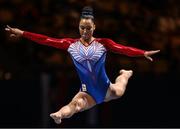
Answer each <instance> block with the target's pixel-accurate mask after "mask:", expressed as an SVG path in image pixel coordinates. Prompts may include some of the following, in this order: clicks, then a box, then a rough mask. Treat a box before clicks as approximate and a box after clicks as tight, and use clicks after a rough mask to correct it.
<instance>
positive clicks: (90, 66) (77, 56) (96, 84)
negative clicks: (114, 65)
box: [23, 31, 145, 104]
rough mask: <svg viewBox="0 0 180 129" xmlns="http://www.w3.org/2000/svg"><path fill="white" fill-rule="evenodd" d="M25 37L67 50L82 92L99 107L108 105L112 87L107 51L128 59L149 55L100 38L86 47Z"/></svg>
mask: <svg viewBox="0 0 180 129" xmlns="http://www.w3.org/2000/svg"><path fill="white" fill-rule="evenodd" d="M23 37H25V38H27V39H30V40H32V41H34V42H37V43H39V44H43V45H48V46H52V47H56V48H58V49H63V50H67V51H68V52H69V53H70V55H71V58H72V60H73V62H74V65H75V66H76V70H77V72H78V75H79V77H80V80H81V87H80V90H81V91H83V92H87V93H88V94H89V95H91V96H92V97H93V99H94V100H95V101H96V103H97V104H99V103H102V102H103V101H104V99H105V96H106V92H107V89H108V87H109V85H110V80H109V78H108V76H107V74H106V71H105V59H106V52H107V50H110V51H112V52H116V53H119V54H125V55H127V56H142V55H144V52H145V51H144V50H140V49H137V48H133V47H127V46H123V45H120V44H117V43H115V42H113V41H112V40H110V39H107V38H96V39H94V40H93V41H92V42H91V43H90V45H89V46H87V47H86V46H84V45H83V44H82V43H81V41H80V39H71V38H63V39H56V38H51V37H48V36H45V35H41V34H35V33H31V32H27V31H25V32H24V33H23Z"/></svg>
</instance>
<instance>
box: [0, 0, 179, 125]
mask: <svg viewBox="0 0 180 129" xmlns="http://www.w3.org/2000/svg"><path fill="white" fill-rule="evenodd" d="M86 5H89V6H92V7H93V8H94V15H95V23H96V31H95V34H94V36H95V37H106V38H111V39H113V40H114V41H115V42H117V43H120V44H123V45H127V46H132V47H137V48H141V49H144V50H156V49H160V50H161V52H160V53H158V54H157V55H154V56H152V57H153V59H154V62H150V61H148V60H147V59H145V58H144V57H133V58H132V57H127V56H125V55H118V54H115V53H112V52H108V54H107V60H106V69H107V74H108V76H109V78H110V79H111V81H112V82H114V80H115V78H116V77H117V76H118V71H119V70H120V69H132V70H133V71H134V75H133V77H132V78H131V79H130V80H129V83H128V86H127V90H126V93H125V95H124V96H123V97H122V98H121V99H118V100H113V101H111V102H108V103H102V104H99V105H97V106H96V107H94V108H92V109H90V110H88V111H84V112H81V113H78V114H75V115H74V116H73V117H72V118H70V119H64V120H63V122H62V124H61V125H56V124H55V123H54V121H53V120H52V119H51V118H50V117H49V114H50V113H52V112H55V111H57V110H59V109H60V107H62V106H63V105H66V104H68V103H69V102H70V100H71V99H72V97H73V96H74V95H75V94H76V93H77V92H78V90H79V86H80V81H79V78H78V75H77V73H76V70H75V67H74V65H73V63H72V61H71V58H70V56H69V54H68V53H67V52H66V51H62V50H58V49H56V48H52V47H48V46H43V45H39V44H36V43H34V42H32V41H29V40H27V39H24V38H19V39H14V38H9V34H8V33H7V32H5V31H4V28H5V27H6V25H10V26H11V27H17V28H19V29H22V30H26V31H30V32H35V33H40V34H44V35H48V36H49V37H55V38H66V37H71V38H79V32H78V24H79V17H80V13H81V9H82V8H83V7H84V6H86ZM0 28H1V29H0V127H180V110H179V109H180V106H179V104H178V103H179V102H180V93H179V92H180V88H179V87H180V85H179V81H180V1H179V0H158V1H157V0H111V1H110V0H84V1H79V0H0Z"/></svg>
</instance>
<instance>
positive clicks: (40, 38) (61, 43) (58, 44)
mask: <svg viewBox="0 0 180 129" xmlns="http://www.w3.org/2000/svg"><path fill="white" fill-rule="evenodd" d="M23 37H24V38H27V39H30V40H32V41H34V42H36V43H39V44H42V45H47V46H52V47H55V48H58V49H63V50H67V49H68V47H69V45H70V44H72V43H73V42H75V39H71V38H63V39H56V38H51V37H48V36H45V35H41V34H36V33H31V32H27V31H24V33H23Z"/></svg>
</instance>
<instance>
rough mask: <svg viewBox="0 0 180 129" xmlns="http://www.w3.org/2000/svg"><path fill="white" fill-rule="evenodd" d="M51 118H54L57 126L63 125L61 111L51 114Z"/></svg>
mask: <svg viewBox="0 0 180 129" xmlns="http://www.w3.org/2000/svg"><path fill="white" fill-rule="evenodd" d="M50 117H52V118H53V119H54V121H55V122H56V123H57V124H60V123H61V119H62V116H61V113H60V112H59V111H58V112H55V113H51V114H50Z"/></svg>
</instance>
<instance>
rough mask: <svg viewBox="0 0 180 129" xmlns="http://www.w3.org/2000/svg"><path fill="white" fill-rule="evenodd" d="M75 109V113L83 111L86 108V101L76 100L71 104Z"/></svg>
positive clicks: (82, 99)
mask: <svg viewBox="0 0 180 129" xmlns="http://www.w3.org/2000/svg"><path fill="white" fill-rule="evenodd" d="M71 104H72V105H73V106H74V107H75V112H81V111H83V110H84V109H85V108H86V106H87V101H86V99H84V98H78V99H75V100H73V101H72V103H71Z"/></svg>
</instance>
